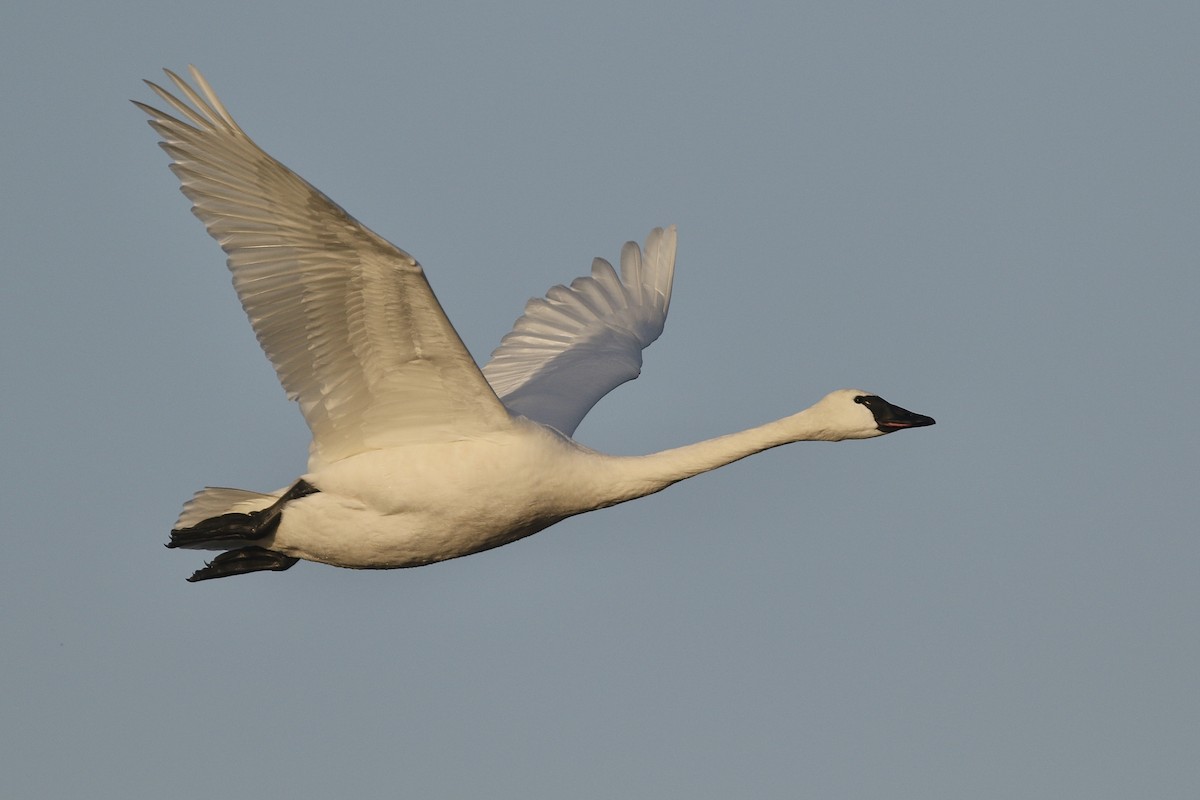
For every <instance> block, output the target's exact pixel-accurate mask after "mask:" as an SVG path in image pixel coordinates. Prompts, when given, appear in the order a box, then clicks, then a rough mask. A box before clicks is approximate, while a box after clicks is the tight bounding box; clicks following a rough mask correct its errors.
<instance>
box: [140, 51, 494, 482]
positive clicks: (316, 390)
mask: <svg viewBox="0 0 1200 800" xmlns="http://www.w3.org/2000/svg"><path fill="white" fill-rule="evenodd" d="M190 71H191V76H192V79H193V81H194V82H195V85H196V87H197V88H198V89H199V92H197V91H196V89H193V88H192V87H191V86H189V85H188V84H187V82H185V81H184V80H183V79H182V78H180V77H179V76H178V75H176V74H175V73H173V72H171V71H170V70H166V73H167V75H168V76H169V77H170V79H171V81H172V82H173V83H174V84H175V87H176V88H177V89H178V93H179V95H180V96H181V97H183V98H186V101H187V102H185V100H183V99H180V97H177V96H176V95H173V94H171V93H170V92H168V91H166V90H165V89H163V88H161V87H159V86H157V85H155V84H153V83H151V82H149V81H147V83H148V84H149V85H150V87H151V88H152V89H153V90H154V91H155V92H156V93H157V94H158V95H159V97H161V98H162V99H163V100H164V101H165V102H166V103H167V104H168V105H169V106H170V107H171V109H173V113H177V114H178V115H179V116H178V117H174V116H171V115H170V114H166V113H163V112H162V111H159V110H158V109H155V108H152V107H150V106H147V105H145V104H142V103H137V102H136V101H135V103H136V105H138V106H139V107H140V108H141V109H142V110H143V111H145V112H146V113H147V114H148V115H149V117H150V120H149V122H150V125H151V126H152V127H153V128H154V130H155V131H157V132H158V133H159V135H160V136H162V142H161V143H160V144H161V146H162V148H163V149H164V150H166V151H167V153H168V154H169V155H170V156H171V159H172V162H173V163H172V164H171V169H172V171H174V173H175V174H176V175H177V176H178V178H179V180H180V183H181V189H182V191H183V193H184V194H185V195H187V197H188V198H189V199H191V201H192V203H193V205H192V211H193V212H194V213H195V215H196V216H197V217H199V218H200V220H201V221H202V222H203V223H204V225H205V227H206V228H207V229H208V232H209V233H210V234H211V235H212V237H213V238H214V239H216V240H217V241H218V242H219V243H220V245H221V247H222V248H223V249H224V250H225V252H226V254H227V255H228V257H229V258H228V264H229V269H230V271H231V272H232V273H233V285H234V287H235V289H236V290H237V293H238V297H239V298H240V299H241V301H242V307H243V308H244V309H245V310H246V314H247V316H249V318H250V324H251V325H252V326H253V328H254V332H255V334H256V335H257V336H258V341H259V344H261V345H262V348H263V350H264V351H265V352H266V354H267V358H269V359H270V361H271V363H272V364H273V365H274V367H275V372H276V374H277V375H278V376H279V381H280V383H282V384H283V388H284V390H285V391H286V392H287V394H288V397H289V398H291V399H293V400H296V401H298V402H299V404H300V410H301V413H303V415H304V419H305V420H306V421H307V422H308V426H309V428H311V429H312V434H313V442H312V447H311V450H310V455H309V468H310V469H316V468H317V467H318V466H320V465H322V464H327V463H330V462H332V461H337V460H339V459H342V458H345V457H347V456H350V455H354V454H356V453H360V452H364V451H366V450H373V449H379V448H384V447H391V446H396V445H399V444H404V443H407V442H412V441H428V440H441V439H447V438H454V437H460V436H464V435H466V436H469V435H472V434H475V433H479V432H486V431H490V430H496V429H499V428H502V427H506V426H507V425H509V424H510V420H511V417H510V416H509V414H508V412H507V411H506V410H505V408H504V406H503V405H502V404H501V403H500V401H499V400H498V399H497V397H496V395H495V393H494V392H493V391H492V389H491V387H490V386H489V385H488V383H487V382H486V381H485V380H484V378H483V375H482V373H480V371H479V368H478V367H477V366H476V364H475V362H474V360H473V359H472V358H471V355H470V353H469V352H468V351H467V348H466V347H465V346H464V345H463V343H462V340H461V339H460V338H459V336H458V334H457V333H456V332H455V330H454V328H453V326H452V325H451V324H450V321H449V320H448V319H447V318H446V315H445V313H444V312H443V311H442V308H441V306H440V305H439V304H438V301H437V298H436V297H435V296H434V294H433V290H432V289H431V288H430V286H429V283H428V281H427V280H426V279H425V273H424V271H423V270H422V269H421V265H420V264H418V263H417V261H416V260H415V259H414V258H413V257H412V256H410V255H409V254H408V253H405V252H404V251H402V250H400V249H398V248H397V247H395V246H394V245H392V244H390V243H389V242H387V241H386V240H384V239H383V238H382V237H380V236H378V235H376V234H375V233H374V232H372V231H371V230H369V229H368V228H366V227H365V226H364V225H362V224H360V223H359V222H358V221H357V220H355V219H354V218H353V217H351V216H350V215H349V214H347V213H346V212H345V211H344V210H343V209H342V208H341V207H340V206H338V205H337V204H336V203H334V202H333V201H332V200H330V199H329V198H328V197H326V196H325V195H324V194H322V193H321V192H320V191H318V190H317V189H316V188H315V187H313V186H312V185H310V184H309V183H308V182H307V181H305V180H304V179H303V178H301V177H300V176H299V175H297V174H296V173H294V172H292V171H291V170H289V169H288V168H287V167H285V166H284V165H283V164H281V163H279V162H278V161H276V160H275V159H274V158H272V157H271V156H269V155H267V153H266V152H264V151H263V150H262V149H260V148H259V147H258V145H256V144H255V143H254V142H253V141H251V139H250V137H248V136H247V135H246V134H245V133H244V132H243V131H242V129H241V128H240V127H238V125H237V123H236V122H234V120H233V117H231V116H230V114H229V112H228V111H227V110H226V109H225V107H224V105H222V103H221V101H220V100H219V99H217V96H216V94H215V93H214V92H213V90H212V88H211V87H210V86H209V84H208V82H207V81H206V80H205V79H204V77H203V76H202V75H201V74H200V72H199V71H198V70H196V68H195V67H192V68H190ZM189 102H190V105H189V104H188V103H189Z"/></svg>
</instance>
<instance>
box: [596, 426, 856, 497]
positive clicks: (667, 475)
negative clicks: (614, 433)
mask: <svg viewBox="0 0 1200 800" xmlns="http://www.w3.org/2000/svg"><path fill="white" fill-rule="evenodd" d="M844 438H846V436H845V434H844V433H843V432H841V431H839V430H838V429H837V428H836V427H835V426H834V425H833V424H832V420H831V419H830V418H829V415H828V414H826V413H824V412H823V410H822V409H820V408H818V407H814V408H809V409H806V410H804V411H801V412H800V413H798V414H793V415H791V416H790V417H784V418H783V419H779V420H776V421H774V422H768V423H767V424H765V425H759V426H758V427H756V428H750V429H748V430H744V431H739V432H738V433H730V434H727V435H725V436H718V437H717V438H715V439H708V440H706V441H703V442H697V443H696V444H689V445H686V446H684V447H676V448H674V449H671V450H663V451H660V452H658V453H651V454H649V455H645V456H632V457H619V456H611V457H606V459H605V460H606V461H608V463H609V466H610V468H611V469H610V471H609V473H608V476H607V477H608V478H609V481H607V482H608V483H609V487H608V488H609V490H610V491H611V492H613V496H612V497H611V498H609V499H608V502H606V505H611V504H614V503H620V502H624V501H625V500H632V499H633V498H635V497H642V496H645V495H648V494H653V493H654V492H658V491H662V490H663V489H665V488H667V487H668V486H670V485H671V484H673V483H678V482H679V481H681V480H684V479H685V478H690V477H692V476H693V475H699V474H700V473H702V472H708V471H710V470H714V469H716V468H717V467H723V466H725V465H726V464H732V463H733V462H734V461H739V460H741V459H743V458H745V457H746V456H751V455H754V454H755V453H761V452H762V451H763V450H769V449H771V448H772V447H778V446H779V445H782V444H789V443H791V442H801V441H814V442H836V441H840V440H841V439H844Z"/></svg>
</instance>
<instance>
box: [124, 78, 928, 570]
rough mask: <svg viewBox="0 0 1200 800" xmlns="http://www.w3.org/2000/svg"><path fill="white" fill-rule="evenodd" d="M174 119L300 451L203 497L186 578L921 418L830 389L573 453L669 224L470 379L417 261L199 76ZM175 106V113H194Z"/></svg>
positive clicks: (372, 558) (623, 345)
mask: <svg viewBox="0 0 1200 800" xmlns="http://www.w3.org/2000/svg"><path fill="white" fill-rule="evenodd" d="M167 75H168V76H169V77H170V78H171V80H172V82H173V83H174V85H175V87H176V88H177V90H178V92H179V94H180V95H182V98H183V99H180V97H177V96H175V95H173V94H172V93H170V92H168V91H166V90H165V89H163V88H161V87H159V86H157V85H155V84H153V83H149V82H147V83H149V85H150V86H151V88H153V89H154V91H155V92H156V93H157V94H158V95H159V96H160V97H161V98H162V99H163V100H164V101H165V102H166V103H167V104H168V105H169V106H170V107H171V108H172V109H174V111H175V112H176V114H177V115H178V116H173V115H171V114H167V113H163V112H162V111H159V110H157V109H154V108H152V107H150V106H147V105H144V104H142V103H137V105H138V106H139V107H140V108H142V109H143V110H144V111H145V112H146V113H147V114H148V115H149V116H150V124H151V126H152V127H153V128H154V129H155V130H156V131H157V132H158V133H159V134H160V135H161V136H162V139H163V141H162V143H161V144H162V147H163V149H164V150H166V151H167V153H168V154H169V155H170V156H171V159H172V164H171V169H172V170H173V171H174V172H175V174H176V175H177V176H178V177H179V180H180V183H181V188H182V190H183V193H184V194H185V195H187V196H188V197H189V198H190V199H191V201H192V203H193V206H192V210H193V212H194V213H195V214H196V216H197V217H199V218H200V220H201V221H202V222H203V223H204V225H205V227H206V228H207V229H208V232H209V233H210V234H211V235H212V236H213V238H215V239H216V240H217V241H218V242H219V243H220V245H221V247H222V248H223V249H224V250H225V252H226V253H227V255H228V264H229V268H230V270H231V272H232V273H233V283H234V288H235V289H236V290H237V293H238V297H239V298H241V301H242V306H243V307H244V308H245V310H246V314H247V316H248V317H249V319H250V323H251V325H252V326H253V328H254V331H255V333H256V334H257V336H258V341H259V343H260V344H261V345H262V348H263V350H264V351H265V352H266V354H267V357H268V358H269V359H270V361H271V363H272V364H273V365H274V367H275V371H276V374H277V375H278V376H279V380H280V383H282V384H283V387H284V389H285V390H286V391H287V394H288V397H290V398H291V399H293V400H296V401H297V402H298V403H299V405H300V410H301V413H302V414H303V415H304V419H305V420H306V421H307V422H308V425H309V428H310V429H311V431H312V435H313V439H312V445H311V448H310V451H309V463H308V470H307V472H306V473H305V475H303V476H302V477H301V478H300V479H299V480H298V481H297V483H296V484H294V485H293V486H292V487H290V488H289V489H287V490H281V491H278V492H275V493H272V494H259V493H255V492H248V491H245V490H241V489H206V490H203V491H201V492H200V493H198V494H197V495H196V497H194V498H193V499H192V500H191V501H189V502H188V503H187V504H186V505H185V506H184V510H183V513H182V514H181V515H180V517H179V520H178V522H177V524H176V527H175V529H174V530H173V531H172V537H171V546H175V547H189V548H198V549H215V550H225V551H228V552H225V553H223V554H222V555H221V556H218V557H217V558H216V559H215V560H214V561H213V562H212V563H211V564H209V565H208V566H206V567H205V568H204V569H202V570H200V571H199V572H197V573H196V574H195V575H194V576H193V577H192V580H202V579H206V578H215V577H223V576H225V575H232V574H239V573H243V572H252V571H256V570H262V569H272V570H282V569H287V568H288V567H290V566H291V565H292V564H294V563H295V561H296V560H297V559H301V558H303V559H308V560H311V561H320V562H324V563H329V564H335V565H339V566H345V567H359V568H392V567H406V566H418V565H421V564H427V563H430V562H434V561H441V560H444V559H447V558H453V557H456V556H461V555H467V554H469V553H474V552H478V551H480V550H485V549H488V548H490V547H496V546H498V545H501V544H505V543H507V542H511V541H514V540H515V539H519V538H521V537H523V536H528V535H529V534H532V533H535V532H537V531H539V530H542V529H543V528H545V527H547V526H549V525H552V524H554V523H555V522H558V521H559V520H561V519H564V518H566V517H569V516H571V515H573V514H578V513H581V512H584V511H590V510H593V509H596V508H602V507H605V506H609V505H613V504H615V503H619V502H623V501H625V500H630V499H633V498H635V497H640V496H643V495H646V494H650V493H652V492H656V491H659V490H661V489H663V488H665V487H666V486H668V485H670V484H671V483H674V482H676V481H678V480H682V479H683V478H686V477H689V476H691V475H695V474H697V473H699V472H703V471H706V470H709V469H713V468H715V467H718V466H721V465H722V464H726V463H729V462H730V461H734V460H737V459H739V458H743V457H745V456H747V455H750V454H751V453H754V452H758V451H760V450H763V449H766V448H768V447H774V446H776V445H779V444H784V443H786V442H791V441H798V440H802V439H823V440H831V441H834V440H839V439H847V438H870V437H873V436H879V435H882V434H884V433H887V432H890V431H892V430H897V429H899V428H902V427H915V426H920V425H929V424H932V423H933V420H932V419H930V418H928V417H923V416H921V415H917V414H911V413H910V412H907V411H904V410H903V409H900V408H898V407H896V406H892V405H890V404H888V403H886V402H885V401H883V400H881V399H880V398H878V397H876V396H874V395H869V394H867V393H865V392H861V391H857V390H840V391H838V392H834V393H832V394H830V395H828V396H827V397H826V398H825V399H824V400H822V401H821V402H820V403H817V404H816V405H815V406H813V407H812V408H810V409H806V410H805V411H803V412H800V413H799V414H795V415H793V416H791V417H787V418H785V419H783V420H779V421H777V422H774V423H769V424H768V425H764V426H760V427H759V428H753V429H751V430H749V431H743V432H741V433H739V434H732V435H730V436H725V437H720V438H718V439H713V440H710V441H708V442H701V443H699V444H696V445H691V446H689V447H683V448H678V449H675V450H668V451H664V452H662V453H656V454H653V455H650V456H641V457H633V458H627V457H615V456H607V455H603V454H600V453H597V452H595V451H593V450H590V449H588V448H585V447H583V446H582V445H579V444H578V443H576V442H574V441H573V440H572V439H570V438H569V437H570V436H571V435H572V434H573V433H574V432H575V428H576V427H577V426H578V425H579V422H580V420H582V419H583V417H584V415H586V414H587V412H588V411H589V410H590V409H591V408H592V406H593V405H595V403H596V401H598V400H599V399H600V398H601V397H603V396H604V395H605V394H607V393H608V392H609V391H611V390H612V389H613V388H615V387H616V386H618V385H620V384H621V383H623V382H625V381H628V380H631V379H633V378H636V377H637V375H638V373H639V371H640V369H641V363H642V358H641V351H642V349H643V348H645V347H647V346H648V345H649V344H650V343H651V342H653V341H654V340H655V339H657V338H658V336H659V335H660V334H661V333H662V330H663V325H664V323H665V321H666V316H667V309H668V307H669V305H670V299H671V283H672V277H673V274H674V267H675V248H676V235H675V228H674V227H670V228H667V229H665V230H664V229H661V228H656V229H655V230H653V231H651V233H650V234H649V236H648V237H647V239H646V242H645V246H644V248H639V247H638V246H637V244H636V243H634V242H629V243H627V244H626V245H625V246H624V249H623V250H622V252H621V263H620V275H619V276H618V274H617V272H616V270H614V269H613V267H612V266H611V265H610V264H609V263H608V262H607V261H604V260H603V259H596V260H595V262H594V263H593V266H592V272H591V274H590V275H588V276H585V277H581V278H577V279H576V280H575V281H574V282H573V283H572V284H571V285H570V286H569V287H567V286H556V287H553V288H552V289H550V291H549V292H548V293H547V295H546V297H545V298H536V299H533V300H530V301H529V303H528V305H526V307H525V311H524V313H523V314H522V316H521V317H520V318H519V319H518V320H517V322H516V324H515V325H514V327H513V330H512V331H511V332H510V333H509V334H507V335H506V336H505V337H504V339H503V340H502V341H501V343H500V346H499V347H498V348H497V349H496V350H495V352H494V353H493V354H492V359H491V361H490V362H489V363H488V364H487V366H485V367H484V369H483V370H482V371H480V369H479V368H478V367H477V366H476V364H475V362H474V360H473V359H472V358H471V355H470V353H469V352H468V351H467V349H466V347H465V346H464V345H463V343H462V341H461V340H460V339H459V337H458V334H457V333H456V332H455V330H454V328H453V326H452V325H451V324H450V321H449V320H448V319H447V318H446V315H445V313H444V312H443V311H442V308H441V306H440V305H439V304H438V301H437V298H436V297H435V296H434V294H433V291H432V289H431V288H430V286H429V283H428V281H427V280H426V278H425V273H424V270H423V269H422V268H421V265H420V264H418V263H417V261H416V259H414V258H413V257H412V256H410V255H408V254H407V253H405V252H404V251H403V250H400V249H399V248H397V247H395V246H393V245H392V244H390V243H389V242H387V241H385V240H384V239H382V238H381V237H379V236H378V235H376V234H375V233H373V232H372V231H370V230H368V229H367V228H366V227H364V226H363V225H361V224H360V223H359V222H357V221H356V220H355V219H354V218H353V217H351V216H350V215H349V214H347V213H346V212H345V211H344V210H343V209H342V208H341V207H340V206H338V205H337V204H336V203H334V202H333V201H332V200H330V199H329V198H328V197H326V196H325V195H324V194H322V193H321V192H320V191H318V190H317V189H316V188H314V187H313V186H311V185H310V184H309V183H307V182H306V181H305V180H304V179H303V178H301V177H299V176H298V175H296V174H295V173H294V172H292V171H291V170H289V169H287V168H286V167H284V166H283V165H282V164H280V163H279V162H278V161H276V160H275V159H273V158H272V157H271V156H269V155H267V154H266V153H265V152H264V151H263V150H262V149H260V148H259V147H258V146H257V145H256V144H254V142H253V141H251V139H250V138H249V137H248V136H247V135H246V134H245V132H244V131H242V129H241V128H240V127H238V125H237V123H236V122H234V120H233V118H232V116H230V114H229V112H228V111H227V110H226V109H225V108H224V106H223V105H222V104H221V102H220V100H218V99H217V96H216V94H215V93H214V92H213V90H212V88H211V87H210V86H209V85H208V83H207V81H205V79H204V77H203V76H202V75H201V74H200V73H199V71H198V70H196V69H195V68H194V67H193V68H191V76H192V79H193V81H194V82H195V85H196V87H198V89H199V91H196V90H195V89H193V88H192V87H191V86H189V85H188V84H187V82H185V81H184V80H183V79H182V78H180V77H178V76H177V75H175V74H174V73H172V72H170V71H167ZM189 103H190V105H189Z"/></svg>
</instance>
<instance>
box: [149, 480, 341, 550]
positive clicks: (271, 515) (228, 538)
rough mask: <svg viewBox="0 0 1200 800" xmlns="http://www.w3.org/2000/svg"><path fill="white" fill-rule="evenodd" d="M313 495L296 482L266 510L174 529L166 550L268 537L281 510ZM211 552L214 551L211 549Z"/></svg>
mask: <svg viewBox="0 0 1200 800" xmlns="http://www.w3.org/2000/svg"><path fill="white" fill-rule="evenodd" d="M316 492H317V488H316V487H315V486H313V485H312V484H310V483H308V482H307V481H302V480H301V481H296V483H295V484H294V485H293V486H292V488H290V489H288V490H287V491H286V492H284V493H283V494H282V495H281V496H280V497H279V499H278V500H276V501H275V502H274V503H272V504H271V505H269V506H267V507H266V508H263V509H260V510H258V511H251V512H249V513H248V514H244V513H241V512H237V511H232V512H230V513H228V514H220V515H218V516H215V517H209V518H208V519H205V520H201V521H200V522H197V523H196V524H195V525H193V526H191V527H190V528H175V529H174V530H172V531H171V541H169V542H167V547H199V546H203V545H206V544H212V543H215V542H253V541H256V540H258V539H262V538H264V537H266V536H270V535H271V534H272V533H274V532H275V529H276V528H278V527H279V520H280V519H281V518H282V516H283V508H284V506H286V505H287V504H288V503H290V502H291V501H292V500H297V499H299V498H301V497H306V496H308V495H310V494H314V493H316ZM214 549H215V548H214Z"/></svg>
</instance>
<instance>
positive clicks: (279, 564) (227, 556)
mask: <svg viewBox="0 0 1200 800" xmlns="http://www.w3.org/2000/svg"><path fill="white" fill-rule="evenodd" d="M299 560H300V559H298V558H293V557H292V556H285V555H284V554H283V553H277V552H275V551H274V550H267V549H266V548H264V547H259V546H257V545H251V546H249V547H240V548H238V549H237V550H230V551H228V552H226V553H221V555H219V556H217V557H216V558H214V559H213V560H212V561H210V562H208V563H207V564H205V565H204V569H198V570H196V572H195V573H193V574H192V577H190V578H188V583H195V582H196V581H207V580H211V579H212V578H226V577H229V576H230V575H245V574H246V573H247V572H259V571H260V570H268V569H269V570H274V571H275V572H282V571H283V570H285V569H288V568H289V567H291V566H292V565H293V564H295V563H296V562H297V561H299Z"/></svg>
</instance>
